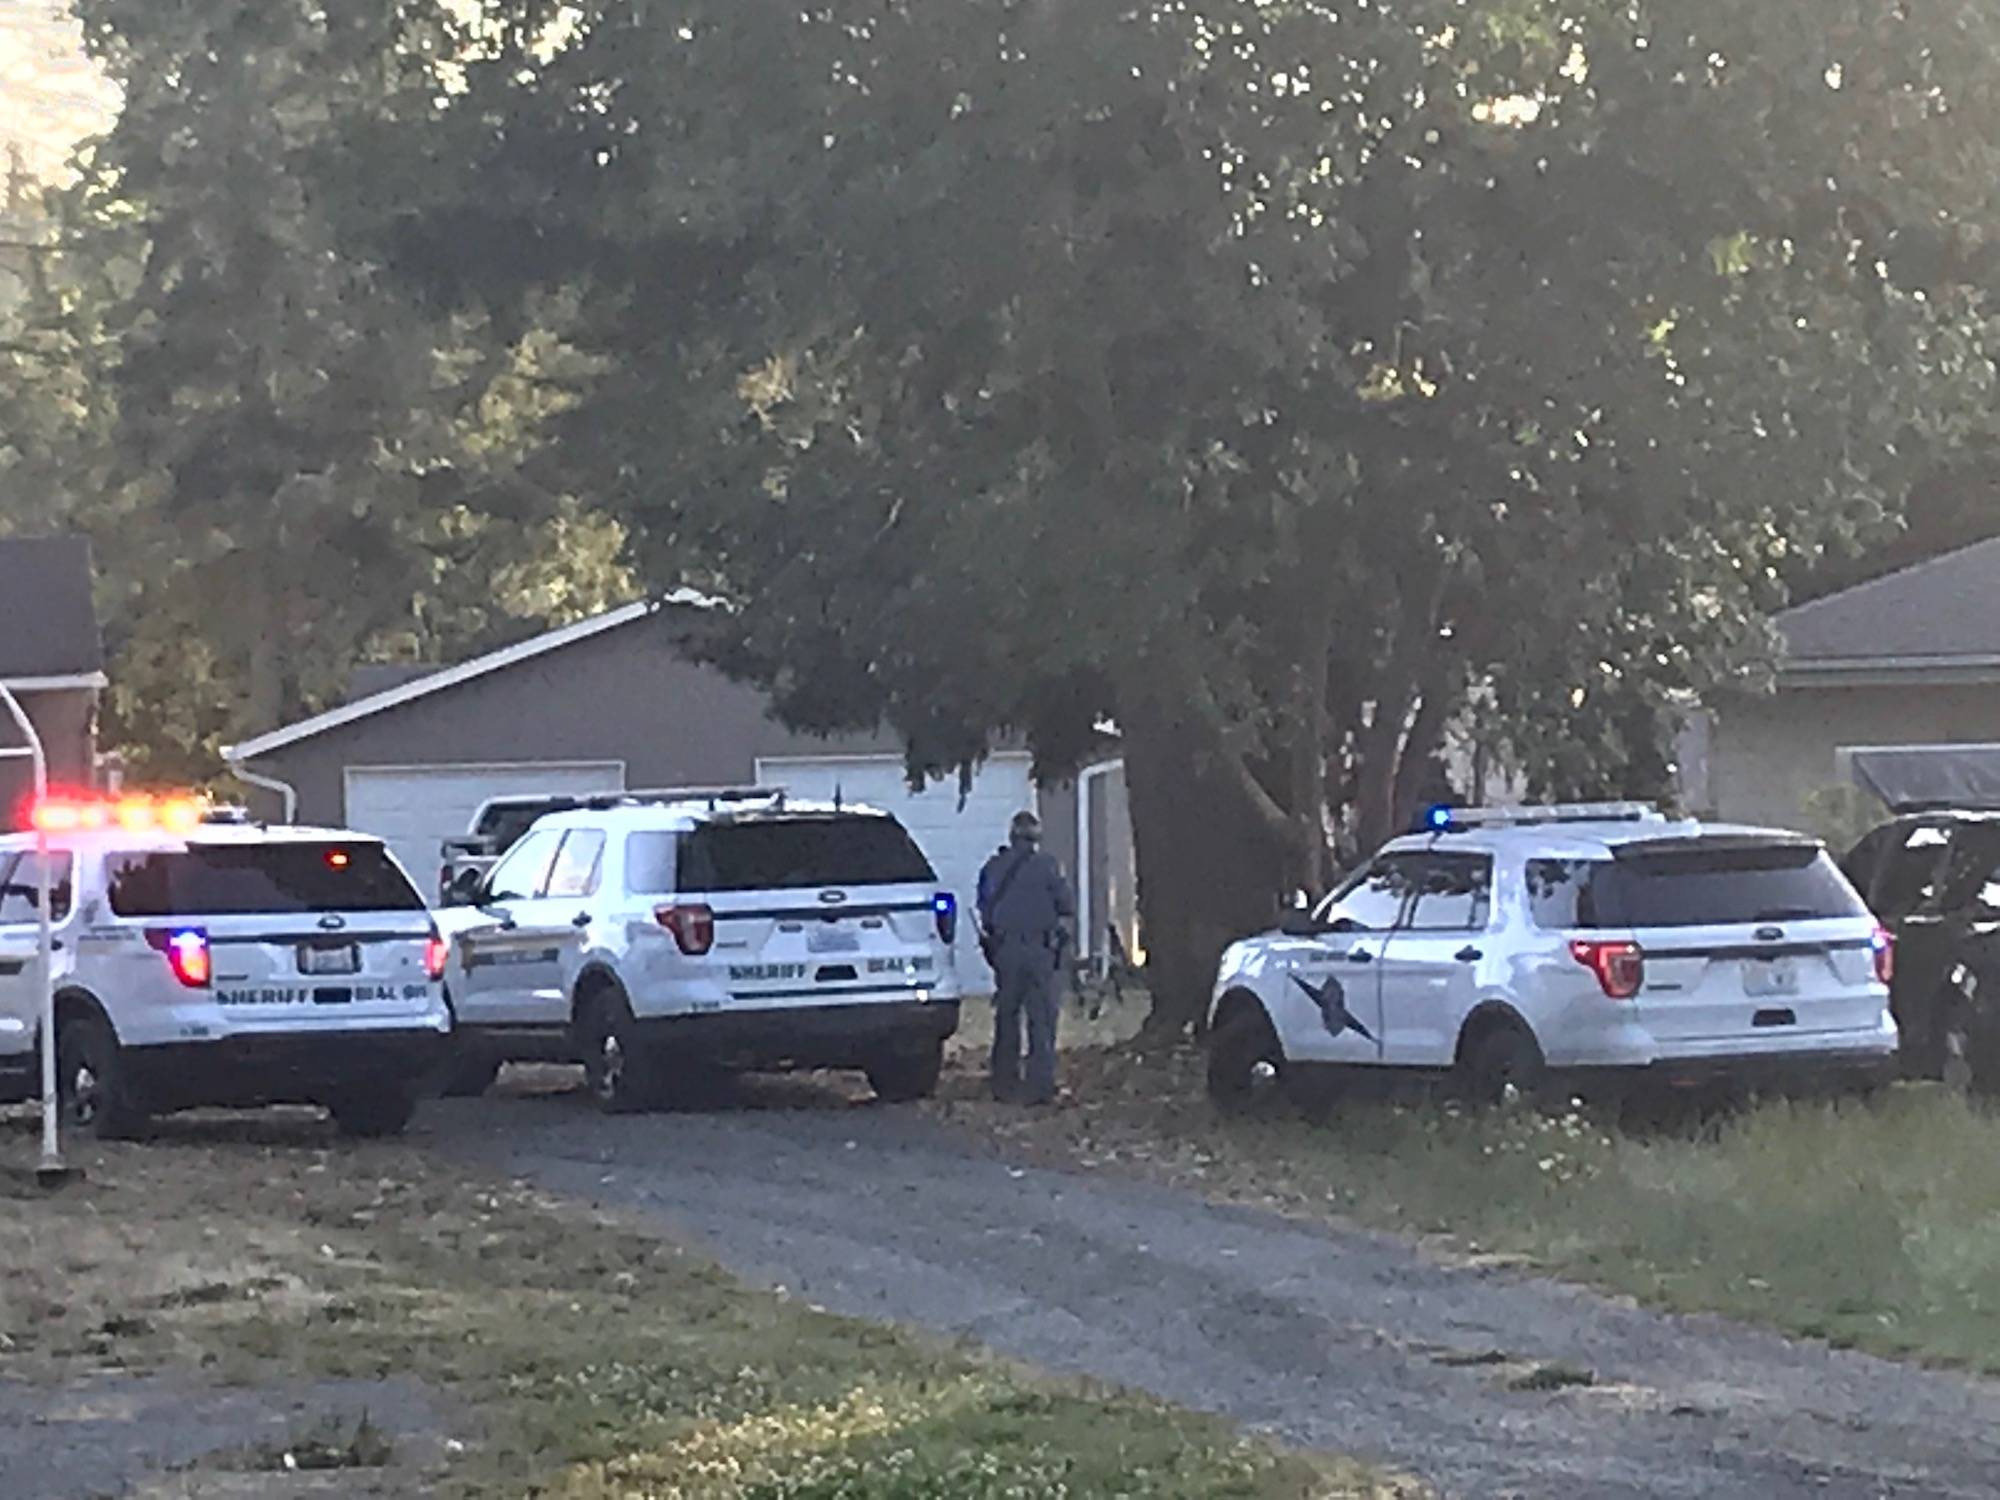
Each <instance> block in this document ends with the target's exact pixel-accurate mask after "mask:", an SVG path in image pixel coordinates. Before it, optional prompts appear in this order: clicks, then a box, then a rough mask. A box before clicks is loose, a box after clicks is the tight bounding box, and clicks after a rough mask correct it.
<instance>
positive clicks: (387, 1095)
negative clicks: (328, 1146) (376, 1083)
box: [326, 1086, 417, 1139]
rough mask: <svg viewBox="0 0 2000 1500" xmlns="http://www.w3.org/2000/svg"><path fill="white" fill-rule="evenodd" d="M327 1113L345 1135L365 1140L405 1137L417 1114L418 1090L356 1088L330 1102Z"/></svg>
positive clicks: (389, 1087)
mask: <svg viewBox="0 0 2000 1500" xmlns="http://www.w3.org/2000/svg"><path fill="white" fill-rule="evenodd" d="M326 1107H327V1112H328V1113H329V1114H331V1115H332V1116H333V1123H334V1125H335V1126H336V1127H337V1128H338V1129H339V1131H340V1133H341V1134H342V1135H351V1136H356V1137H359V1138H362V1139H374V1138H377V1137H380V1136H387V1135H401V1134H402V1133H403V1132H404V1131H405V1130H406V1129H408V1128H409V1124H410V1117H411V1116H412V1115H414V1114H415V1113H416V1112H417V1095H416V1091H415V1090H414V1089H409V1088H398V1087H394V1086H381V1087H377V1088H367V1089H355V1090H353V1091H352V1092H350V1093H344V1094H336V1095H335V1096H334V1097H333V1098H331V1099H329V1100H327V1103H326Z"/></svg>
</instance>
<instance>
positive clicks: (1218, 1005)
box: [1208, 990, 1271, 1031]
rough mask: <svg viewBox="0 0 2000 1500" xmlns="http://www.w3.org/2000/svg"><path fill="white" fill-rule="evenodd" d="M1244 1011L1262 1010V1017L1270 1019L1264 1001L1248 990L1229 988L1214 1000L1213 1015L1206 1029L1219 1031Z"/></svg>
mask: <svg viewBox="0 0 2000 1500" xmlns="http://www.w3.org/2000/svg"><path fill="white" fill-rule="evenodd" d="M1246 1011H1263V1012H1264V1019H1265V1020H1266V1021H1269V1020H1270V1019H1271V1013H1270V1012H1269V1011H1266V1010H1264V1002H1263V1001H1262V1000H1260V999H1258V998H1257V996H1256V995H1254V994H1253V993H1251V992H1250V991H1249V990H1231V991H1230V992H1229V993H1228V994H1226V995H1224V996H1223V997H1222V998H1221V999H1220V1000H1218V1001H1216V1002H1215V1015H1214V1016H1213V1017H1212V1018H1211V1019H1210V1021H1209V1026H1208V1029H1209V1030H1210V1031H1220V1030H1221V1029H1222V1028H1223V1027H1224V1026H1227V1025H1228V1024H1229V1023H1230V1022H1231V1021H1233V1020H1235V1019H1236V1017H1238V1016H1240V1015H1242V1014H1243V1013H1244V1012H1246Z"/></svg>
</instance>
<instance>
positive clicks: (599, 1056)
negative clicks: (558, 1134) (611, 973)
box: [576, 985, 661, 1115]
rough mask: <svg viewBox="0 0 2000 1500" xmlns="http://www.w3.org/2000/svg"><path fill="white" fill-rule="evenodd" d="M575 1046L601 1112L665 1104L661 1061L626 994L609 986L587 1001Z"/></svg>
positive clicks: (579, 1015)
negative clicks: (636, 1020)
mask: <svg viewBox="0 0 2000 1500" xmlns="http://www.w3.org/2000/svg"><path fill="white" fill-rule="evenodd" d="M576 1041H577V1051H578V1053H579V1054H580V1055H581V1057H582V1059H583V1080H584V1085H585V1086H586V1087H587V1088H588V1089H589V1090H590V1097H591V1098H593V1099H595V1100H596V1101H597V1107H598V1108H599V1109H601V1110H603V1111H604V1112H605V1113H606V1114H608V1115H623V1114H630V1113H632V1112H633V1111H634V1110H641V1109H651V1108H652V1107H654V1106H655V1105H657V1104H658V1103H659V1102H660V1092H661V1090H660V1084H659V1077H658V1067H657V1060H656V1059H655V1058H654V1057H653V1056H652V1055H651V1054H650V1052H649V1051H648V1049H647V1048H646V1047H645V1046H644V1045H643V1044H642V1043H641V1042H640V1041H639V1039H638V1028H637V1027H636V1026H635V1025H634V1024H633V1021H632V1006H631V1003H630V1002H629V1001H628V1000H627V999H626V998H625V992H624V991H623V990H622V989H620V988H618V987H617V986H616V985H604V986H601V987H600V988H598V989H595V990H593V991H591V992H590V993H589V994H588V995H586V996H585V997H584V999H583V1001H582V1003H581V1004H580V1005H579V1006H578V1007H577V1018H576Z"/></svg>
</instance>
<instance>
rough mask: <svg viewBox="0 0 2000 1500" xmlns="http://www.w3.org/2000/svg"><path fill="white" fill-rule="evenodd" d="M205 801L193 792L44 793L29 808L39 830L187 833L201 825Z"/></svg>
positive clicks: (205, 805) (31, 819) (46, 831)
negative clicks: (120, 794) (152, 794)
mask: <svg viewBox="0 0 2000 1500" xmlns="http://www.w3.org/2000/svg"><path fill="white" fill-rule="evenodd" d="M207 814H208V803H207V802H206V801H205V800H204V799H202V798H200V797H196V796H192V795H177V796H171V797H150V796H124V797H100V796H96V795H94V794H92V793H88V792H85V793H81V794H76V795H55V796H49V797H44V798H42V799H41V800H39V801H37V802H36V803H35V804H34V805H33V806H32V807H31V808H30V809H29V810H28V822H29V825H30V826H31V827H32V828H34V829H35V830H36V831H37V832H39V833H57V834H61V833H103V832H106V831H108V830H110V829H113V828H116V829H120V830H122V831H124V832H126V833H151V832H160V833H188V832H191V831H192V830H194V829H196V828H198V827H200V826H201V824H202V822H203V820H204V819H205V818H206V816H207Z"/></svg>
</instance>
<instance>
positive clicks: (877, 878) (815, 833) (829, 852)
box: [677, 816, 937, 892]
mask: <svg viewBox="0 0 2000 1500" xmlns="http://www.w3.org/2000/svg"><path fill="white" fill-rule="evenodd" d="M678 863H679V870H678V880H677V884H678V885H679V887H680V889H681V890H683V891H700V892H708V891H770V890H777V891H783V890H798V889H802V888H807V887H824V886H852V885H929V884H932V883H933V882H935V881H936V880H937V873H936V872H935V871H934V870H932V869H931V862H930V861H929V860H928V859H926V858H924V852H923V850H921V849H919V848H918V847H917V844H916V840H914V839H912V838H911V837H910V835H909V832H908V831H907V830H906V829H905V828H904V827H903V825H902V824H901V823H898V822H897V821H896V820H895V819H894V818H875V817H855V816H846V817H838V816H836V817H825V818H769V819H759V820H757V821H755V822H744V823H710V824H706V825H704V826H703V827H700V828H697V829H695V830H694V831H693V832H691V833H687V834H683V835H682V836H681V844H680V849H679V861H678Z"/></svg>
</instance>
